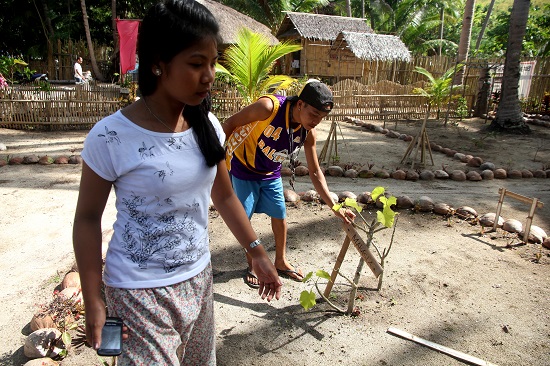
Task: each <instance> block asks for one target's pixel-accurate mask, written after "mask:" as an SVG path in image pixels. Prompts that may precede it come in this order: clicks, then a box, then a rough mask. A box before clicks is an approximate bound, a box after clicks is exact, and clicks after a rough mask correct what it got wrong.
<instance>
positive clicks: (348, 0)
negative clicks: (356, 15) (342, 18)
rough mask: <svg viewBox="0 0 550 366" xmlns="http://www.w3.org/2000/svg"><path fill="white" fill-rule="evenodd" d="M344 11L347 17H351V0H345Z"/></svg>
mask: <svg viewBox="0 0 550 366" xmlns="http://www.w3.org/2000/svg"><path fill="white" fill-rule="evenodd" d="M346 12H347V13H348V17H350V18H351V0H346Z"/></svg>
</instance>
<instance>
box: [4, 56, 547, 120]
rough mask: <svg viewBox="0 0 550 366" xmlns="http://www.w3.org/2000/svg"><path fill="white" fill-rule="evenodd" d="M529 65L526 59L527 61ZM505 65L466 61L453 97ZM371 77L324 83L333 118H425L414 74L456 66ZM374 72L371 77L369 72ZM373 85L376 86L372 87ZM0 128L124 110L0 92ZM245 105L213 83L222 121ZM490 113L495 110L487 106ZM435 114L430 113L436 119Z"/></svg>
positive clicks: (108, 96) (537, 91) (75, 88)
mask: <svg viewBox="0 0 550 366" xmlns="http://www.w3.org/2000/svg"><path fill="white" fill-rule="evenodd" d="M529 60H532V59H524V60H523V61H529ZM536 61H537V63H536V66H535V69H534V72H533V77H532V81H531V90H530V94H529V98H527V99H525V100H522V109H523V110H524V111H525V112H529V113H532V112H538V111H544V105H543V104H542V101H543V99H544V95H545V93H549V92H550V59H536ZM499 62H503V60H477V61H476V60H470V61H469V63H468V67H467V69H466V71H465V73H464V86H463V87H462V88H461V90H459V91H457V92H456V93H457V94H458V95H459V96H462V97H464V98H465V100H466V104H467V108H468V110H472V109H473V107H474V105H475V103H476V99H477V93H478V90H479V85H478V84H479V82H480V73H481V71H482V70H483V68H484V67H486V66H487V65H494V64H498V63H499ZM376 65H377V69H376V70H374V77H372V75H371V76H369V77H363V78H355V79H353V78H348V79H343V80H340V81H338V82H335V83H330V82H329V81H328V80H325V81H326V82H327V83H328V84H329V85H331V88H332V90H333V93H334V99H335V108H334V110H333V112H332V113H331V118H332V119H334V120H341V119H343V118H344V117H345V116H352V117H356V118H360V119H368V120H375V119H376V120H383V121H384V123H385V122H387V121H398V120H417V119H422V118H424V116H425V114H426V109H427V100H426V99H425V98H424V97H421V96H419V95H417V94H413V89H414V88H417V87H421V88H424V87H425V86H426V81H425V80H424V79H423V78H424V77H423V76H422V75H420V74H419V73H417V72H414V66H421V67H423V68H425V69H427V70H428V71H430V72H431V73H432V74H433V75H434V77H439V76H440V75H441V74H442V73H443V72H445V71H446V70H447V69H449V68H451V67H454V66H455V63H454V61H453V60H452V59H451V58H448V57H420V58H415V59H414V60H413V62H410V63H396V62H380V63H377V64H376ZM371 72H372V71H371ZM373 80H376V82H373ZM0 93H1V94H0V127H4V128H16V129H71V128H88V127H90V126H91V125H93V124H94V123H95V122H97V121H99V120H100V119H101V118H103V117H105V116H107V115H109V114H112V113H114V112H115V111H117V110H118V109H119V108H120V107H121V106H122V97H123V95H122V94H121V88H120V86H118V85H115V84H95V83H90V84H83V85H70V86H59V85H54V84H50V86H49V87H48V88H47V89H46V90H41V88H39V87H38V86H37V85H31V86H17V87H11V88H9V89H8V90H4V91H0ZM455 103H456V102H455V101H454V100H449V101H448V102H444V103H442V105H440V106H439V107H440V108H439V109H440V118H442V117H443V116H445V117H447V116H448V117H451V118H455V117H458V114H457V113H456V109H457V107H456V104H455ZM243 106H244V103H243V101H242V98H241V97H240V96H239V94H238V93H237V91H236V89H235V88H234V87H233V86H230V85H227V84H224V83H220V82H216V83H215V84H214V86H213V88H212V111H213V113H214V114H215V115H216V116H217V117H218V119H219V120H220V121H222V122H223V121H224V120H225V119H227V118H228V117H229V116H231V115H233V114H234V113H236V112H238V111H239V110H240V109H242V107H243ZM490 107H491V109H494V108H495V107H496V105H492V106H490ZM436 113H437V108H434V107H432V108H431V114H430V118H434V117H435V114H436Z"/></svg>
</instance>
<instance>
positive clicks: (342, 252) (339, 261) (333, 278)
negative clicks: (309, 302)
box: [324, 235, 351, 298]
mask: <svg viewBox="0 0 550 366" xmlns="http://www.w3.org/2000/svg"><path fill="white" fill-rule="evenodd" d="M350 242H351V240H350V239H349V237H348V236H347V235H346V238H345V239H344V244H342V248H340V254H338V258H336V263H335V264H334V268H333V270H332V274H331V275H330V281H329V282H328V283H327V287H326V288H325V293H324V294H325V297H327V298H328V297H329V295H330V292H331V291H332V286H334V281H336V276H338V271H339V270H340V266H341V265H342V262H343V261H344V257H345V256H346V252H347V251H348V248H349V243H350Z"/></svg>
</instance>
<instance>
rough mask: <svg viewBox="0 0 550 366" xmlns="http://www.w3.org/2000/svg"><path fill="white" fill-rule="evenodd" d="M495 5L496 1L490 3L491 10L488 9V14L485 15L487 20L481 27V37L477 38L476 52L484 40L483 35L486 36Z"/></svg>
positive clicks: (492, 0)
mask: <svg viewBox="0 0 550 366" xmlns="http://www.w3.org/2000/svg"><path fill="white" fill-rule="evenodd" d="M494 5H495V0H491V2H490V3H489V8H487V14H486V15H485V20H484V21H483V25H482V26H481V31H480V32H479V35H478V37H477V42H476V51H478V50H479V46H480V45H481V39H483V35H484V34H485V28H487V24H489V18H490V17H491V13H492V12H493V6H494Z"/></svg>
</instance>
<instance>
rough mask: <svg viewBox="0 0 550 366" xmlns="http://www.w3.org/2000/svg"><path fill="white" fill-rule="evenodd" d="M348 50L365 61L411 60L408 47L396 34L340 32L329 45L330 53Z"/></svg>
mask: <svg viewBox="0 0 550 366" xmlns="http://www.w3.org/2000/svg"><path fill="white" fill-rule="evenodd" d="M335 52H336V53H338V52H350V53H352V54H353V56H355V57H357V58H359V59H361V60H365V61H394V60H397V61H405V62H409V61H410V60H411V54H410V52H409V49H408V48H407V46H405V44H404V43H403V41H401V39H399V37H397V36H392V35H386V34H374V33H359V32H348V31H343V32H341V33H340V34H339V35H338V37H336V41H335V42H334V43H333V45H332V47H331V53H332V54H334V53H335Z"/></svg>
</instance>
